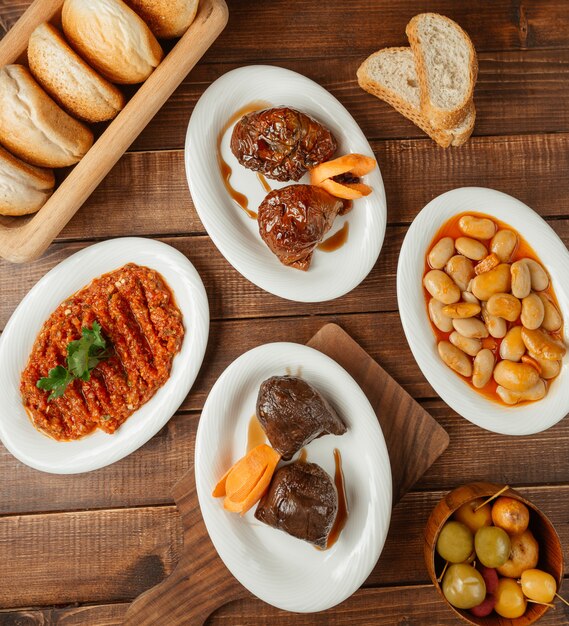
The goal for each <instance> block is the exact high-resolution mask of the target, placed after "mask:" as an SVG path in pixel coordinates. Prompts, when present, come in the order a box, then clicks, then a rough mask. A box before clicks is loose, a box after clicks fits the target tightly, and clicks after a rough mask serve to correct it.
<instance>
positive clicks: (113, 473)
mask: <svg viewBox="0 0 569 626" xmlns="http://www.w3.org/2000/svg"><path fill="white" fill-rule="evenodd" d="M212 382H213V381H212ZM424 407H425V408H426V409H427V410H428V411H429V413H430V414H431V415H432V416H433V417H434V418H435V419H436V420H437V421H438V422H439V424H440V425H441V426H442V427H443V428H444V429H445V430H446V431H447V432H448V433H449V435H450V445H449V447H448V448H447V450H446V452H445V453H444V454H443V456H442V457H441V458H440V459H439V460H437V461H436V462H435V463H434V465H433V466H432V467H431V468H430V469H429V470H428V471H427V472H426V474H425V475H424V476H423V477H422V478H421V479H420V480H419V481H418V483H417V484H416V488H417V489H423V490H429V489H430V490H432V489H452V488H453V487H454V486H455V485H457V484H462V483H467V482H470V481H473V480H490V481H492V482H504V483H510V484H513V485H519V484H525V485H538V484H541V483H543V482H546V481H547V482H548V483H552V484H555V483H557V484H568V483H569V466H568V464H567V463H566V452H567V448H568V446H569V420H567V419H565V420H562V421H561V422H560V423H559V424H557V425H556V426H554V427H553V428H550V429H549V430H547V431H546V432H544V433H538V434H536V435H528V436H527V437H522V438H517V437H506V436H503V435H498V434H496V433H489V432H486V431H484V430H482V429H480V428H478V427H476V426H474V425H472V424H470V423H469V422H467V421H466V420H464V419H462V418H461V417H460V416H459V415H457V414H456V413H455V412H454V411H452V410H451V409H450V408H449V407H448V406H447V405H446V404H444V403H443V402H442V400H439V399H437V400H429V401H427V402H425V403H424ZM198 419H199V414H198V413H179V414H177V415H176V416H174V417H173V418H172V419H171V420H170V422H168V424H167V425H166V426H165V427H164V428H163V429H162V430H161V431H160V432H159V433H158V434H157V435H156V436H155V437H153V438H152V439H151V440H150V441H149V442H148V443H147V444H146V445H144V446H143V447H142V448H140V449H139V450H137V451H136V452H134V453H133V454H131V455H129V456H128V457H126V458H125V459H123V460H121V461H119V462H118V463H116V464H114V465H111V466H109V467H106V468H103V469H101V470H98V471H96V472H89V473H86V474H78V475H74V476H56V475H50V474H45V473H43V472H37V471H35V470H32V469H30V468H29V467H27V466H25V465H23V464H22V463H20V462H19V461H17V460H16V459H15V458H14V457H13V456H12V455H11V454H10V453H9V452H8V451H7V450H6V449H5V448H4V447H3V446H2V445H1V444H0V475H1V476H3V477H4V479H3V481H4V483H3V484H4V489H3V492H2V499H1V500H0V515H1V514H16V513H21V514H24V513H30V512H47V511H65V510H72V509H94V508H97V509H103V508H113V507H126V506H128V507H133V506H143V505H160V504H172V503H173V499H172V496H171V493H170V492H171V488H172V485H174V483H176V482H177V481H178V480H179V479H180V478H181V477H182V476H183V475H184V473H185V472H186V471H188V470H189V469H191V467H192V465H193V451H194V445H195V434H196V428H197V423H198ZM497 450H499V451H500V454H496V451H497ZM536 450H547V455H546V456H543V455H541V454H536V453H535V451H536ZM473 458H475V460H476V462H473V461H472V459H473ZM114 484H120V485H121V488H120V489H109V488H108V486H109V485H114Z"/></svg>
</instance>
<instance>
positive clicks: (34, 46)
mask: <svg viewBox="0 0 569 626" xmlns="http://www.w3.org/2000/svg"><path fill="white" fill-rule="evenodd" d="M28 65H29V67H30V71H31V72H32V74H33V76H34V78H35V79H36V80H37V81H38V83H39V84H40V85H41V86H42V87H43V88H44V89H45V90H46V91H47V93H48V94H49V95H50V96H51V97H52V98H53V99H54V100H55V101H56V102H57V103H58V104H60V105H61V106H62V107H63V108H64V109H65V110H66V111H67V112H68V113H69V114H70V115H73V116H74V117H77V118H79V119H81V120H84V121H86V122H94V123H96V122H105V121H107V120H110V119H113V118H114V117H115V116H116V115H117V114H118V112H119V111H120V110H121V109H122V108H123V107H124V104H125V98H124V96H123V94H122V92H121V91H120V89H118V88H117V87H115V86H114V85H113V84H111V83H110V82H109V81H107V80H106V79H104V78H103V77H102V76H100V75H99V74H97V72H95V70H93V69H92V68H91V67H90V66H89V65H87V63H85V61H83V59H82V58H81V57H80V56H79V55H78V54H77V53H76V52H75V51H74V50H73V49H72V48H71V47H70V46H69V45H68V44H67V42H66V41H65V39H64V38H63V36H62V34H61V33H60V32H59V30H58V29H57V28H56V27H55V26H53V25H52V24H49V23H48V22H44V23H43V24H40V25H39V26H38V27H37V28H36V29H35V30H34V32H33V33H32V34H31V37H30V40H29V42H28Z"/></svg>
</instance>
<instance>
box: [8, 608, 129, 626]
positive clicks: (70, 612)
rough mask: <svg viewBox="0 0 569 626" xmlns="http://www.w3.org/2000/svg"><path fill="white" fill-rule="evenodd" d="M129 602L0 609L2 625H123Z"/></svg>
mask: <svg viewBox="0 0 569 626" xmlns="http://www.w3.org/2000/svg"><path fill="white" fill-rule="evenodd" d="M127 608H128V603H121V604H118V603H117V604H100V605H95V606H76V607H75V606H73V607H66V608H61V609H22V610H20V611H0V626H20V625H21V626H24V625H25V626H47V625H50V626H51V625H58V626H121V624H122V623H123V618H124V614H125V613H126V610H127Z"/></svg>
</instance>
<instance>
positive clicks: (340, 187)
mask: <svg viewBox="0 0 569 626" xmlns="http://www.w3.org/2000/svg"><path fill="white" fill-rule="evenodd" d="M318 186H319V187H322V189H325V190H326V191H327V192H328V193H329V194H331V195H332V196H335V197H336V198H343V199H344V200H357V199H358V198H361V197H362V196H367V195H369V194H370V193H371V191H372V189H371V187H369V186H368V185H364V184H362V183H337V182H336V181H335V180H332V179H331V178H327V179H326V180H323V181H322V182H321V183H320V184H319V185H318Z"/></svg>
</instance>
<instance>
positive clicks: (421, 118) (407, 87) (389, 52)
mask: <svg viewBox="0 0 569 626" xmlns="http://www.w3.org/2000/svg"><path fill="white" fill-rule="evenodd" d="M357 75H358V83H359V84H360V87H361V88H362V89H364V90H365V91H367V92H369V93H371V94H373V95H374V96H377V97H378V98H380V99H381V100H384V101H385V102H387V103H388V104H390V105H391V106H392V107H393V108H394V109H395V110H397V111H399V113H401V115H404V116H405V117H406V118H408V119H410V120H411V121H412V122H413V123H414V124H416V125H417V126H418V127H419V128H420V129H421V130H423V131H424V132H425V133H427V135H429V137H431V138H432V139H433V140H434V141H436V142H437V143H438V144H439V145H440V146H442V147H443V148H448V147H449V146H450V145H453V146H460V145H462V144H463V143H464V142H465V141H466V140H467V139H468V138H469V137H470V135H471V134H472V130H473V129H474V121H475V119H476V110H475V108H474V104H473V103H472V101H471V102H470V106H469V108H468V109H467V113H466V115H465V117H464V119H463V120H462V121H461V122H460V123H459V124H458V125H457V126H455V127H454V128H450V129H440V128H436V127H434V126H433V125H432V124H431V123H430V122H429V120H428V119H427V117H426V116H425V115H423V113H422V112H421V95H420V88H419V78H418V76H417V70H416V66H415V58H414V56H413V52H412V51H411V48H384V49H383V50H379V51H378V52H374V53H373V54H372V55H370V56H369V57H368V58H367V59H366V60H365V61H364V62H363V63H362V64H361V65H360V67H359V68H358V72H357Z"/></svg>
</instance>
